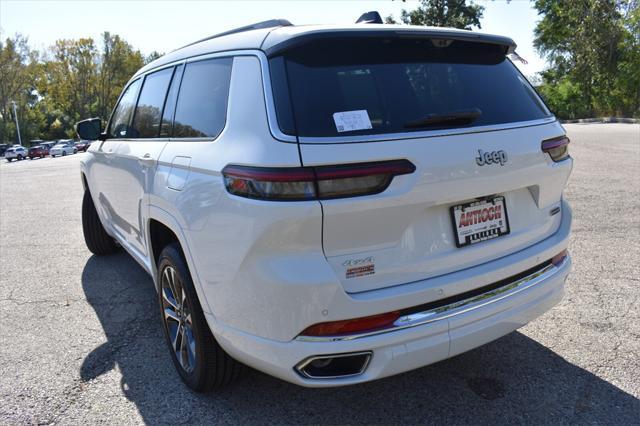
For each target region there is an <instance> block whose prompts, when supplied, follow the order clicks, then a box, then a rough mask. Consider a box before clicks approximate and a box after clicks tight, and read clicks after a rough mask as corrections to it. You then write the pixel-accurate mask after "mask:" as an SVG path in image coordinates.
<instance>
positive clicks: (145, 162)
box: [138, 152, 155, 167]
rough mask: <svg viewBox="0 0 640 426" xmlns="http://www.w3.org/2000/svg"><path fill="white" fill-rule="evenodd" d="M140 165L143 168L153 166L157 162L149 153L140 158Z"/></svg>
mask: <svg viewBox="0 0 640 426" xmlns="http://www.w3.org/2000/svg"><path fill="white" fill-rule="evenodd" d="M138 163H140V165H142V166H147V167H148V166H152V165H153V164H154V163H155V160H154V159H153V158H152V157H151V154H149V153H148V152H147V153H146V154H145V155H143V156H142V157H139V158H138Z"/></svg>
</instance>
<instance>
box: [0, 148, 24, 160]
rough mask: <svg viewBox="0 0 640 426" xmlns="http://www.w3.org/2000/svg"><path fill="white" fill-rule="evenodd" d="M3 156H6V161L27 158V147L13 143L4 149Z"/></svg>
mask: <svg viewBox="0 0 640 426" xmlns="http://www.w3.org/2000/svg"><path fill="white" fill-rule="evenodd" d="M4 158H6V159H7V161H8V162H11V161H12V160H14V159H15V160H18V161H20V160H24V159H25V158H27V149H26V148H25V147H24V146H21V145H14V146H12V147H11V148H9V149H7V150H6V151H5V153H4Z"/></svg>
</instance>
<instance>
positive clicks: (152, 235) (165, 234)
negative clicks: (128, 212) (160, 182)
mask: <svg viewBox="0 0 640 426" xmlns="http://www.w3.org/2000/svg"><path fill="white" fill-rule="evenodd" d="M174 241H175V242H177V243H178V245H179V247H180V251H181V254H182V256H183V258H184V260H185V262H186V264H187V267H188V268H189V273H190V274H191V279H192V280H193V283H194V285H195V287H196V292H197V293H198V298H199V299H200V302H201V303H200V304H201V305H202V309H203V311H204V312H206V313H211V310H210V309H209V304H208V303H207V301H206V298H205V296H204V292H203V290H202V287H201V285H200V280H199V278H198V273H197V270H196V268H195V265H194V261H193V257H192V256H191V251H190V250H189V244H188V242H187V240H186V236H185V235H184V233H183V232H182V227H181V226H180V224H179V223H178V221H177V220H176V219H175V218H174V217H173V216H171V214H170V213H168V212H167V211H165V210H163V209H161V208H159V207H156V206H153V205H152V206H150V207H149V217H148V219H147V247H149V249H148V251H149V258H150V259H149V260H150V264H151V269H152V271H151V272H152V277H153V280H154V283H155V286H156V290H157V289H158V277H157V266H158V258H159V257H160V253H161V252H162V249H163V248H164V247H165V246H166V244H170V243H171V242H174Z"/></svg>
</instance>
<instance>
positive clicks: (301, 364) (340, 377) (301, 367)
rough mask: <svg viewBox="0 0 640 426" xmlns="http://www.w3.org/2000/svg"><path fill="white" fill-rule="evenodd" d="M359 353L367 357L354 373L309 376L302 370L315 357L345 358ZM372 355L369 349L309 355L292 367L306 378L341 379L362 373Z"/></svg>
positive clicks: (315, 358)
mask: <svg viewBox="0 0 640 426" xmlns="http://www.w3.org/2000/svg"><path fill="white" fill-rule="evenodd" d="M359 355H366V356H367V357H366V358H365V361H364V364H362V368H360V371H358V372H357V373H354V374H345V375H342V376H311V375H309V374H307V373H306V372H305V371H303V369H304V368H305V367H306V366H307V365H309V364H310V363H312V362H313V361H315V360H317V359H327V358H331V359H335V358H345V357H350V356H359ZM372 356H373V352H371V351H362V352H349V353H344V354H335V355H316V356H311V357H309V358H305V359H304V360H302V361H300V362H299V363H298V364H297V365H296V366H295V367H294V370H296V372H297V373H298V374H300V375H301V376H302V377H304V378H306V379H343V378H346V377H355V376H359V375H361V374H362V373H364V372H365V370H366V369H367V367H368V366H369V363H370V362H371V358H372Z"/></svg>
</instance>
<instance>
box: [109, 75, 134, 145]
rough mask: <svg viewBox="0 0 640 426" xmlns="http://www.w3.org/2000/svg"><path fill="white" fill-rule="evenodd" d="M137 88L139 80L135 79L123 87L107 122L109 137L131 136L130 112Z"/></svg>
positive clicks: (131, 111)
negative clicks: (123, 90)
mask: <svg viewBox="0 0 640 426" xmlns="http://www.w3.org/2000/svg"><path fill="white" fill-rule="evenodd" d="M138 89H140V80H139V79H138V80H136V81H134V82H133V83H131V84H130V85H129V87H127V88H126V89H125V92H124V94H123V95H122V97H121V98H120V103H118V106H117V107H116V109H115V111H113V116H112V117H111V123H110V124H109V132H108V134H109V137H112V138H126V137H131V136H130V135H131V131H130V129H129V123H130V122H131V114H132V113H133V108H134V107H135V105H136V98H137V97H138Z"/></svg>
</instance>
